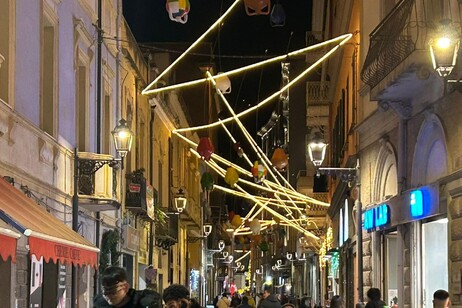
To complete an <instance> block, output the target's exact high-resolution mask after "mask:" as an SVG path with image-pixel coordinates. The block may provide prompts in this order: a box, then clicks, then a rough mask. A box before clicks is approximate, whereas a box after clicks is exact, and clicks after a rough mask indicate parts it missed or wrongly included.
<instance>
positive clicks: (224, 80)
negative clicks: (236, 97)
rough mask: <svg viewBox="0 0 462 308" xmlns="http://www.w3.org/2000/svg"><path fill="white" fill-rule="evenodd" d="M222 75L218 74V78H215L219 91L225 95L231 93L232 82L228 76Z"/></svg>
mask: <svg viewBox="0 0 462 308" xmlns="http://www.w3.org/2000/svg"><path fill="white" fill-rule="evenodd" d="M220 74H221V73H218V74H217V75H218V77H217V78H215V82H216V84H217V89H219V90H220V91H221V93H223V94H228V93H231V80H229V77H228V76H226V75H222V76H220Z"/></svg>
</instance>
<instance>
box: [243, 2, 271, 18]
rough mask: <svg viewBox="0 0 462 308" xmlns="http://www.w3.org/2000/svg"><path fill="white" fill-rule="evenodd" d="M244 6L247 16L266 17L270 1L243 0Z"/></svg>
mask: <svg viewBox="0 0 462 308" xmlns="http://www.w3.org/2000/svg"><path fill="white" fill-rule="evenodd" d="M244 6H245V12H246V13H247V15H249V16H254V15H268V14H269V13H270V11H271V1H270V0H244Z"/></svg>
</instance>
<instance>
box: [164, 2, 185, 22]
mask: <svg viewBox="0 0 462 308" xmlns="http://www.w3.org/2000/svg"><path fill="white" fill-rule="evenodd" d="M165 7H166V9H167V12H168V16H169V17H170V20H173V21H176V22H179V23H182V24H185V23H186V22H187V21H188V13H189V9H190V7H191V5H190V3H189V0H167V3H166V5H165Z"/></svg>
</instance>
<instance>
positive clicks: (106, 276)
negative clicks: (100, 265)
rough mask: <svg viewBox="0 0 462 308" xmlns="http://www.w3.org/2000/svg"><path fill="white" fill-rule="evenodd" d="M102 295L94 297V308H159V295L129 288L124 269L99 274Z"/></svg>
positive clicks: (112, 267)
mask: <svg viewBox="0 0 462 308" xmlns="http://www.w3.org/2000/svg"><path fill="white" fill-rule="evenodd" d="M101 289H102V293H101V294H99V295H97V296H96V297H95V300H94V301H93V307H94V308H105V307H117V308H146V307H148V308H161V307H162V301H161V297H160V294H159V293H157V292H155V291H153V290H148V289H145V290H143V291H138V290H135V289H133V288H130V285H129V283H128V281H127V272H126V271H125V269H123V268H121V267H117V266H110V267H108V268H106V269H105V270H104V271H103V273H102V274H101Z"/></svg>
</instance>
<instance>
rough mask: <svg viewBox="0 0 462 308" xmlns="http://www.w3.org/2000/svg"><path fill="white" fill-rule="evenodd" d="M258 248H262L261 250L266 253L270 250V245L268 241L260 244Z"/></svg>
mask: <svg viewBox="0 0 462 308" xmlns="http://www.w3.org/2000/svg"><path fill="white" fill-rule="evenodd" d="M258 247H260V250H261V251H263V252H266V251H268V250H269V245H268V242H267V241H262V242H261V243H260V246H258Z"/></svg>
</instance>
